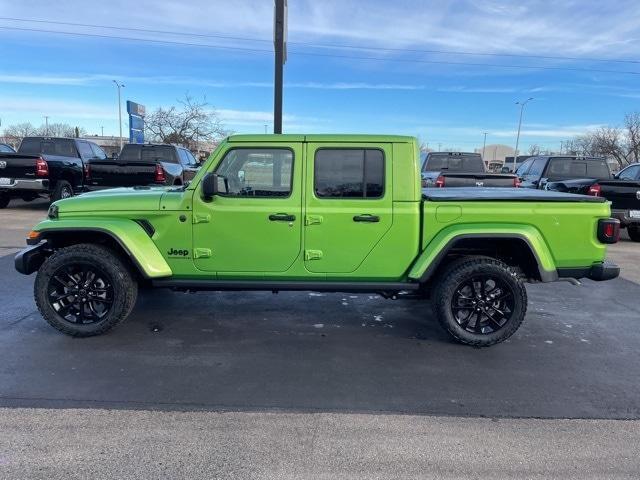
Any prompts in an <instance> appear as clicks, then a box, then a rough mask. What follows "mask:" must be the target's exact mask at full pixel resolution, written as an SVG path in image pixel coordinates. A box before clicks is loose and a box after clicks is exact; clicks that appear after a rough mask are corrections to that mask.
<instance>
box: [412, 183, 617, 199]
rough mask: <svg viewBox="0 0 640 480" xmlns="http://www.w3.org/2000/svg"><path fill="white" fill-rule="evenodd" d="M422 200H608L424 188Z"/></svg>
mask: <svg viewBox="0 0 640 480" xmlns="http://www.w3.org/2000/svg"><path fill="white" fill-rule="evenodd" d="M422 198H423V199H424V200H428V201H431V202H464V201H471V202H473V201H478V202H595V203H602V202H606V201H607V200H606V199H605V198H602V197H593V196H590V195H575V194H573V193H562V192H552V191H547V190H534V189H529V188H481V187H480V188H479V187H475V188H473V187H471V188H464V187H462V188H460V187H458V188H446V187H445V188H423V189H422Z"/></svg>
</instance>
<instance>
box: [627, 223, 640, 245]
mask: <svg viewBox="0 0 640 480" xmlns="http://www.w3.org/2000/svg"><path fill="white" fill-rule="evenodd" d="M627 233H628V234H629V238H630V239H631V240H633V241H634V242H640V225H629V226H628V227H627Z"/></svg>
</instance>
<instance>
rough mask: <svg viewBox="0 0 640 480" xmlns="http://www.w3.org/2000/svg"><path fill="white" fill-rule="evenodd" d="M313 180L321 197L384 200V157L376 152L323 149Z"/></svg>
mask: <svg viewBox="0 0 640 480" xmlns="http://www.w3.org/2000/svg"><path fill="white" fill-rule="evenodd" d="M313 181H314V190H315V193H316V196H317V197H318V198H380V197H382V196H383V195H384V154H383V153H382V151H381V150H376V149H357V148H350V149H319V150H317V151H316V155H315V160H314V180H313Z"/></svg>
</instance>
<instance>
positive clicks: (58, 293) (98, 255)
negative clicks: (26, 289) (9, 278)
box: [34, 244, 138, 337]
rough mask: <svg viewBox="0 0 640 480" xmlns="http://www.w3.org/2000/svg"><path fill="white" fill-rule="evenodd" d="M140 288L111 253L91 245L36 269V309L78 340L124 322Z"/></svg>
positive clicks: (59, 253)
mask: <svg viewBox="0 0 640 480" xmlns="http://www.w3.org/2000/svg"><path fill="white" fill-rule="evenodd" d="M137 294H138V284H137V282H136V281H135V279H134V277H133V275H132V273H131V271H130V270H129V268H128V267H127V266H126V265H125V264H124V262H123V261H122V260H121V259H120V257H119V256H118V255H117V254H116V253H115V252H113V251H112V250H110V249H108V248H106V247H103V246H100V245H92V244H79V245H72V246H70V247H65V248H61V249H60V250H58V251H57V252H55V253H54V254H53V255H51V257H49V258H48V259H47V260H46V261H45V262H44V264H43V265H42V266H41V267H40V269H39V270H38V274H37V276H36V281H35V285H34V295H35V300H36V304H37V306H38V310H40V313H41V314H42V316H43V317H44V319H45V320H46V321H47V322H48V323H49V324H50V325H51V326H53V327H54V328H56V329H58V330H60V331H61V332H63V333H66V334H67V335H71V336H74V337H89V336H93V335H100V334H101V333H105V332H107V331H108V330H111V329H112V328H113V327H115V326H116V325H118V324H119V323H120V322H122V321H124V320H125V319H126V318H127V316H128V315H129V313H131V310H132V309H133V306H134V304H135V301H136V297H137Z"/></svg>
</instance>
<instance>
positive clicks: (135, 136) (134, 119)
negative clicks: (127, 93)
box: [127, 100, 146, 143]
mask: <svg viewBox="0 0 640 480" xmlns="http://www.w3.org/2000/svg"><path fill="white" fill-rule="evenodd" d="M127 113H128V114H129V143H144V116H145V113H146V108H145V106H144V105H140V104H139V103H136V102H132V101H131V100H127Z"/></svg>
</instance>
